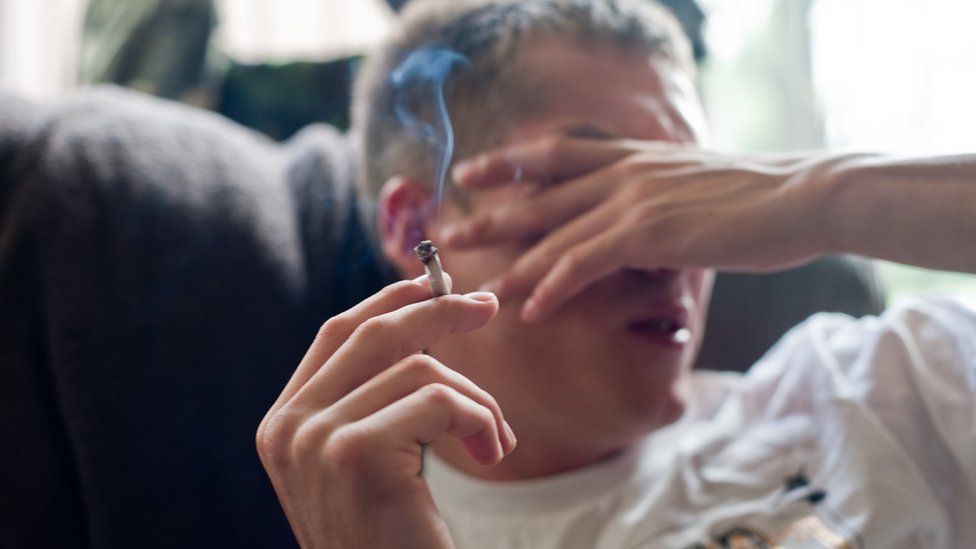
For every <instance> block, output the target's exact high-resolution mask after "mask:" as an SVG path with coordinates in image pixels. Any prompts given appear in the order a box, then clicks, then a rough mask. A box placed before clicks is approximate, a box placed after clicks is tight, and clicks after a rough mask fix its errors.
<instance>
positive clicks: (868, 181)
mask: <svg viewBox="0 0 976 549" xmlns="http://www.w3.org/2000/svg"><path fill="white" fill-rule="evenodd" d="M429 46H433V47H438V48H448V49H450V50H453V51H455V52H458V53H460V54H462V55H463V56H464V57H465V58H466V60H467V63H468V65H467V66H466V67H465V68H464V69H460V70H457V71H455V72H453V73H452V77H451V79H450V80H449V83H448V86H447V91H448V94H447V98H448V101H447V103H448V107H449V110H450V112H451V114H452V116H453V120H454V121H455V123H456V124H455V130H456V135H457V150H458V153H459V155H460V156H462V157H468V156H472V155H476V154H478V153H485V154H484V155H483V156H480V157H476V158H475V159H474V160H471V161H469V162H467V163H465V164H464V165H463V166H460V167H458V168H457V169H456V170H455V177H454V179H455V180H456V181H457V183H458V185H459V186H460V187H462V189H463V190H456V191H453V192H450V193H448V196H449V198H448V199H447V200H446V201H445V202H444V203H443V204H441V205H440V207H439V208H431V207H430V203H431V200H432V197H435V196H436V195H437V193H436V189H435V182H436V179H437V175H436V172H437V170H436V169H434V168H432V167H430V166H431V164H432V163H431V162H430V161H428V159H429V157H430V153H429V152H427V151H426V150H425V149H424V148H423V147H424V146H425V145H424V144H423V143H422V142H419V141H418V140H417V139H416V138H415V137H414V136H412V135H411V134H410V133H409V129H408V128H405V127H403V126H401V125H399V124H398V123H397V122H396V117H395V116H394V115H393V113H394V112H395V111H396V105H397V98H396V97H397V95H396V91H397V90H396V89H394V88H393V86H392V84H391V82H392V80H391V79H390V74H391V73H392V72H393V71H394V70H395V68H396V66H397V65H398V63H399V61H401V60H402V59H404V58H405V57H406V56H407V55H408V54H409V53H411V52H414V51H417V50H419V49H421V48H425V47H429ZM690 66H691V64H690V61H689V56H688V48H687V44H685V42H684V41H683V40H682V38H681V37H680V34H679V32H678V30H677V28H676V26H675V24H674V23H673V21H672V20H671V19H670V18H669V17H667V16H666V15H665V14H664V13H662V12H661V11H659V10H658V9H656V8H654V6H653V5H651V4H649V3H646V2H639V1H636V0H635V1H625V0H619V1H613V0H597V1H592V2H591V1H585V2H584V1H582V0H561V1H533V2H491V3H489V2H481V1H479V2H421V3H417V4H414V5H413V6H412V9H410V10H409V11H408V13H407V14H405V16H404V20H403V23H402V28H401V29H400V32H399V34H398V35H397V36H396V37H395V38H394V39H393V40H391V41H390V43H389V44H387V45H386V46H385V48H384V50H383V51H382V52H380V53H379V54H378V55H377V56H376V57H374V58H373V59H372V60H371V61H370V62H369V64H368V65H367V66H366V67H364V70H363V75H362V77H361V81H360V86H359V89H358V92H359V96H358V105H357V107H358V110H357V120H356V127H357V131H359V132H360V136H361V138H362V139H361V141H362V154H363V161H362V166H361V167H362V190H363V192H364V193H366V194H368V195H370V196H372V197H375V198H376V200H377V203H378V212H377V241H378V243H379V246H380V247H381V249H382V252H383V254H384V255H385V257H386V259H387V260H388V261H389V262H390V263H391V264H392V265H393V266H395V267H396V269H397V270H398V271H399V273H400V274H401V275H403V277H404V278H407V279H411V278H412V279H414V280H412V281H404V282H399V283H396V284H394V285H392V286H390V287H388V288H386V289H384V290H383V291H381V292H380V293H378V294H376V295H375V296H373V297H371V298H369V299H367V300H366V301H364V302H362V303H360V304H359V305H358V306H356V307H354V308H353V309H351V310H349V311H347V312H346V313H344V314H341V315H339V316H337V317H335V318H332V319H330V320H328V321H327V322H326V323H325V325H324V326H323V328H322V330H321V331H320V333H319V335H318V337H317V338H316V339H315V341H314V342H313V343H312V346H311V348H310V349H309V351H308V354H307V355H306V356H305V358H304V359H303V361H302V362H301V364H300V365H299V366H298V369H297V371H296V372H295V375H294V377H293V378H292V380H291V381H290V382H289V384H288V385H287V386H286V387H285V389H284V391H283V392H282V395H281V397H280V398H279V400H278V401H277V403H276V404H275V405H274V406H273V407H272V409H271V410H270V411H269V413H268V415H267V417H266V418H265V421H264V422H263V423H262V425H261V427H260V429H259V431H258V448H259V452H260V455H261V457H262V460H263V463H264V464H265V467H266V468H267V470H268V473H269V475H270V477H271V480H272V482H273V483H274V485H275V489H276V490H277V492H278V495H279V498H280V500H281V502H282V505H283V507H284V509H285V511H286V513H287V515H288V516H289V518H290V520H291V524H292V527H293V529H294V531H295V533H296V535H297V537H298V539H299V541H300V542H301V543H302V544H303V545H305V546H310V547H450V546H452V545H453V544H456V545H457V546H459V547H532V548H541V547H554V548H555V547H607V548H611V547H612V548H618V547H712V546H714V547H721V546H736V547H740V546H766V545H763V544H782V545H786V546H800V545H803V546H813V547H815V546H818V545H817V544H820V545H819V546H824V547H848V546H867V547H919V546H930V547H960V546H962V545H965V544H966V543H969V540H972V539H976V524H974V523H973V521H972V520H971V517H972V516H974V514H976V440H974V436H973V424H974V420H976V313H974V311H973V309H972V308H969V307H967V306H965V305H963V304H961V303H957V302H954V301H948V300H946V301H931V302H921V301H918V302H910V303H908V304H906V305H903V306H901V307H897V308H895V309H894V310H892V311H890V312H889V313H888V314H886V315H885V316H884V317H882V318H865V319H863V320H861V321H855V320H852V319H850V318H847V317H841V316H829V315H823V316H818V317H814V318H813V319H811V320H810V321H808V322H806V323H805V324H803V325H801V326H800V327H798V328H796V329H795V330H794V331H793V332H792V333H791V334H789V335H788V336H787V337H786V338H784V340H783V341H782V342H781V343H780V344H779V345H777V346H776V347H775V348H774V349H773V350H772V351H770V353H769V354H768V355H767V356H766V357H765V358H764V359H763V360H762V361H761V362H760V363H759V364H757V365H756V366H755V367H754V368H753V369H752V370H751V371H750V372H749V373H748V374H747V375H745V376H737V375H721V374H711V375H708V374H694V375H693V374H691V372H690V365H691V363H692V360H693V358H694V356H695V352H696V349H697V347H698V345H699V342H700V340H701V337H702V328H703V326H704V319H705V314H706V308H707V303H708V298H709V290H710V285H711V280H712V274H713V273H712V271H711V270H710V268H714V267H718V268H729V269H746V270H768V269H774V268H777V267H781V266H785V265H793V264H796V263H800V262H803V261H806V260H809V259H811V258H815V257H819V256H822V255H825V254H827V253H835V252H857V253H862V254H864V255H871V256H880V257H890V258H894V259H901V260H903V261H906V262H913V263H916V264H922V265H929V266H940V267H951V268H958V269H965V270H970V271H976V260H974V256H973V252H972V250H971V249H969V247H968V245H967V244H966V242H967V240H959V238H958V234H959V233H960V231H972V229H973V227H972V224H973V222H972V217H973V216H972V214H971V205H972V204H973V203H974V202H973V199H974V198H976V193H974V186H973V184H972V177H971V174H972V168H971V167H972V165H973V162H971V159H969V160H967V159H963V161H968V162H969V164H968V165H966V166H963V167H958V165H957V166H956V167H950V168H945V169H943V170H942V171H941V172H940V171H939V170H938V169H936V168H933V167H930V168H931V170H930V171H929V172H925V173H935V174H936V175H938V176H941V178H937V180H936V182H935V186H934V188H935V189H936V191H937V192H927V193H921V192H918V190H917V188H912V186H911V185H910V184H909V182H907V181H905V180H901V181H895V183H894V184H893V185H887V186H886V185H879V184H877V183H876V182H875V179H877V177H883V176H884V175H885V172H884V169H883V166H882V167H878V163H879V162H880V161H874V160H872V159H870V158H867V157H856V158H854V157H846V158H832V159H823V160H818V161H804V160H803V159H790V158H779V159H773V160H769V159H766V160H764V161H763V162H762V163H760V162H759V161H758V160H757V161H754V162H751V163H750V162H748V161H747V160H744V159H732V158H727V159H723V158H718V157H712V156H709V155H706V154H705V153H699V152H695V151H694V150H692V149H689V148H684V147H679V146H675V145H667V144H665V143H662V142H671V143H678V144H695V143H697V142H699V141H700V140H701V138H702V136H703V135H704V132H705V128H704V126H703V123H702V116H701V109H700V107H699V104H698V100H697V97H696V96H695V93H694V91H693V87H692V85H691V80H692V74H691V68H690ZM427 114H429V112H428V113H427ZM652 142H654V143H652ZM496 147H502V148H501V149H499V150H497V151H495V152H488V151H489V150H490V149H492V148H496ZM856 173H861V174H864V173H867V174H869V175H870V176H867V177H865V176H862V177H861V179H860V180H858V181H863V182H864V183H863V185H865V187H861V186H859V185H854V180H851V179H849V178H847V177H841V174H856ZM872 177H873V178H874V179H873V178H872ZM887 179H891V178H887ZM512 181H516V183H514V184H504V183H511V182H512ZM500 182H501V183H503V184H499V183H500ZM845 184H846V185H845ZM865 193H868V194H867V195H866V196H867V198H865ZM967 210H969V213H967ZM438 211H439V216H437V215H435V212H438ZM968 234H970V235H971V234H973V233H972V232H969V233H968ZM920 235H924V236H925V237H926V238H920ZM425 237H432V238H434V239H435V240H439V241H440V242H446V243H447V244H448V245H446V246H443V247H442V253H443V257H444V260H445V263H446V266H447V269H448V270H449V271H450V273H451V274H452V275H453V282H454V290H455V292H456V294H455V295H450V296H446V297H441V298H437V299H430V293H429V289H428V287H427V285H426V284H427V283H426V281H425V280H423V278H417V277H420V276H421V275H422V267H421V265H420V263H419V262H418V261H417V260H416V258H415V257H414V256H413V252H412V251H411V250H412V247H413V246H414V245H415V244H416V243H417V242H419V241H420V240H421V239H423V238H425ZM933 241H934V242H935V243H934V244H933ZM489 242H490V244H486V243H489ZM474 244H481V245H480V246H474ZM554 265H555V267H554V268H552V267H553V266H554ZM540 280H541V282H540ZM537 283H538V284H537ZM483 284H489V286H490V287H492V288H493V289H495V290H496V291H497V292H498V295H500V296H502V298H503V299H502V301H501V302H499V301H498V299H497V298H496V294H494V293H490V292H485V291H476V290H477V289H478V288H479V287H480V286H482V285H483ZM530 296H531V297H530ZM748 329H749V327H748V326H743V330H748ZM425 350H426V353H424V352H423V351H425ZM515 433H518V441H517V442H516V435H515ZM516 444H517V446H516ZM425 447H426V448H427V452H426V453H425V452H424V448H425ZM419 471H422V475H418V472H419ZM742 544H752V545H742Z"/></svg>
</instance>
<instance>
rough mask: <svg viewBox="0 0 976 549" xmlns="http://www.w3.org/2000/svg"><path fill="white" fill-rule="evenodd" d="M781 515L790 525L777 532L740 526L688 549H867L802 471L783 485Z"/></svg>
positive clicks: (750, 526) (825, 496)
mask: <svg viewBox="0 0 976 549" xmlns="http://www.w3.org/2000/svg"><path fill="white" fill-rule="evenodd" d="M784 484H785V486H784V489H783V492H782V494H781V497H780V502H779V505H780V506H781V507H780V512H781V513H782V514H784V515H792V518H791V519H790V520H791V522H789V524H788V525H787V526H786V527H785V528H782V529H780V530H779V531H777V532H770V531H768V530H765V531H764V530H762V529H760V528H758V527H755V526H753V525H751V524H748V523H743V524H737V525H735V526H733V527H731V528H727V529H725V530H724V531H721V532H720V533H717V534H714V535H712V536H711V539H708V540H705V541H703V542H700V543H696V544H694V545H692V546H690V547H689V548H688V549H774V548H775V549H779V548H782V549H790V548H799V547H802V548H804V549H864V543H863V540H862V539H861V535H860V534H859V533H858V532H857V531H856V530H854V529H853V528H852V527H851V526H850V525H848V524H846V523H845V522H844V521H843V519H842V518H841V517H840V516H839V515H838V514H837V513H836V512H835V511H834V510H833V509H831V508H830V506H829V505H828V504H827V501H826V499H827V492H826V490H823V489H819V488H814V487H812V486H811V485H810V481H809V479H808V478H807V476H806V474H805V473H804V472H803V470H802V469H801V470H800V471H798V472H797V473H796V474H794V475H791V476H790V477H789V478H787V479H786V480H785V482H784Z"/></svg>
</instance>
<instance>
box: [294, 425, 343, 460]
mask: <svg viewBox="0 0 976 549" xmlns="http://www.w3.org/2000/svg"><path fill="white" fill-rule="evenodd" d="M337 427H338V425H337V424H336V423H335V422H334V421H333V419H332V418H331V416H329V415H328V414H324V415H323V414H318V415H317V416H316V417H315V418H314V419H310V420H308V421H306V422H304V423H303V424H302V425H301V426H299V427H298V428H297V429H296V430H295V433H294V435H293V436H292V441H291V450H292V453H293V455H294V456H296V457H298V456H311V455H315V454H317V453H318V451H319V449H320V448H322V446H323V445H325V444H328V442H329V440H330V438H331V437H332V434H333V433H334V432H335V431H336V430H337Z"/></svg>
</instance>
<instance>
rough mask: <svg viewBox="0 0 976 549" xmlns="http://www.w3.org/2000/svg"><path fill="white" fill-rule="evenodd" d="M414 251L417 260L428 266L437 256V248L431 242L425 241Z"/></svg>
mask: <svg viewBox="0 0 976 549" xmlns="http://www.w3.org/2000/svg"><path fill="white" fill-rule="evenodd" d="M413 251H414V253H416V254H417V258H418V259H420V261H421V262H422V263H423V264H424V265H426V264H428V263H430V261H431V260H432V259H434V256H435V255H437V246H434V243H433V242H431V241H430V240H424V241H423V242H421V243H420V244H417V246H416V247H415V248H414V249H413Z"/></svg>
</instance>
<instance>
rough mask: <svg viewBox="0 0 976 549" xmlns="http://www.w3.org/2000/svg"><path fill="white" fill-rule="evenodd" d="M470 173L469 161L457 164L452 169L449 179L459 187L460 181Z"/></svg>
mask: <svg viewBox="0 0 976 549" xmlns="http://www.w3.org/2000/svg"><path fill="white" fill-rule="evenodd" d="M470 172H471V163H470V162H469V161H464V162H458V163H457V164H456V165H455V166H454V169H453V170H451V178H453V179H454V183H455V184H458V185H460V184H461V181H462V180H464V178H465V177H467V176H468V174H469V173H470Z"/></svg>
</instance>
